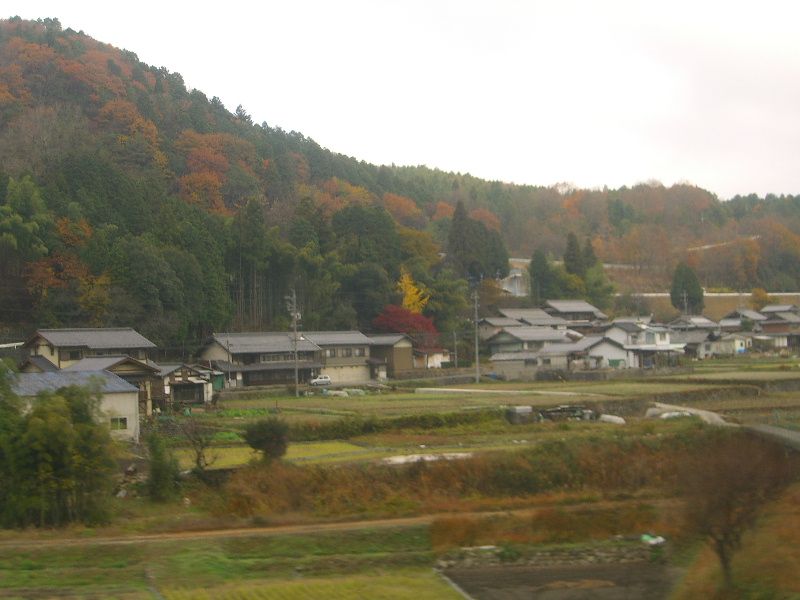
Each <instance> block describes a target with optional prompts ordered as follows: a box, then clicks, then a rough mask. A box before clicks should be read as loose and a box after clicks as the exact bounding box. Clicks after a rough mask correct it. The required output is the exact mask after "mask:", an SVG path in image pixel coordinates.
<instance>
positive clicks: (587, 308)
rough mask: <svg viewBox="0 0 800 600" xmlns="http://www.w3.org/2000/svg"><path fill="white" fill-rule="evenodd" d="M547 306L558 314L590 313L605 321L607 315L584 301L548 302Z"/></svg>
mask: <svg viewBox="0 0 800 600" xmlns="http://www.w3.org/2000/svg"><path fill="white" fill-rule="evenodd" d="M546 304H547V306H549V307H550V308H552V309H554V310H556V311H558V312H560V313H580V312H587V313H592V314H593V315H594V316H595V317H596V318H598V319H606V318H607V315H606V314H605V313H603V312H602V311H601V310H600V309H599V308H597V307H596V306H592V305H591V304H589V303H588V302H586V300H548V301H547V302H546Z"/></svg>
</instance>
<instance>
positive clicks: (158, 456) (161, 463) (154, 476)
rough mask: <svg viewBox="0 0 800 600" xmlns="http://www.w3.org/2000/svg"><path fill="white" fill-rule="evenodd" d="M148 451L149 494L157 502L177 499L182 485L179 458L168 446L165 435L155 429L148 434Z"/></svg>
mask: <svg viewBox="0 0 800 600" xmlns="http://www.w3.org/2000/svg"><path fill="white" fill-rule="evenodd" d="M147 451H148V458H149V472H148V475H147V495H148V496H149V497H150V499H151V500H153V501H155V502H167V501H169V500H173V499H175V498H176V497H177V496H178V493H179V492H180V485H181V482H180V468H179V467H178V460H177V459H176V458H175V456H174V455H173V453H172V450H171V449H170V448H169V446H167V443H166V440H165V439H164V437H163V436H162V435H160V434H159V433H158V432H155V431H154V432H151V433H150V434H149V435H148V436H147Z"/></svg>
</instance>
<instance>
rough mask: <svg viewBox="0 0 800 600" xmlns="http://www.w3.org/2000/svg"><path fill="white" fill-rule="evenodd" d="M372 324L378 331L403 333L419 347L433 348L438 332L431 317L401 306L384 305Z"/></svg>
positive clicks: (436, 341)
mask: <svg viewBox="0 0 800 600" xmlns="http://www.w3.org/2000/svg"><path fill="white" fill-rule="evenodd" d="M372 326H373V328H374V329H375V331H378V332H384V333H405V334H406V335H408V336H409V337H410V338H411V339H412V340H414V343H415V345H416V346H418V347H420V348H433V347H435V346H436V344H437V343H438V338H439V332H438V331H437V329H436V326H435V325H434V324H433V319H431V318H430V317H426V316H425V315H420V314H418V313H413V312H411V311H410V310H408V309H407V308H403V307H402V306H396V305H394V304H390V305H388V306H385V307H384V309H383V312H382V313H381V314H379V315H378V316H377V317H375V319H374V320H373V321H372Z"/></svg>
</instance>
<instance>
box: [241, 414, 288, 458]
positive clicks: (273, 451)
mask: <svg viewBox="0 0 800 600" xmlns="http://www.w3.org/2000/svg"><path fill="white" fill-rule="evenodd" d="M244 441H246V442H247V444H248V445H249V446H250V447H251V448H252V449H253V450H257V451H258V452H261V453H262V455H263V457H264V459H265V460H272V459H276V458H280V457H281V456H283V455H284V454H286V447H287V445H288V442H289V426H288V425H287V424H286V422H285V421H282V420H280V419H278V418H276V417H270V418H269V419H263V420H261V421H257V422H255V423H251V424H250V425H248V426H247V427H246V428H245V430H244Z"/></svg>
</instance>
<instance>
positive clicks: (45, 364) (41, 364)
mask: <svg viewBox="0 0 800 600" xmlns="http://www.w3.org/2000/svg"><path fill="white" fill-rule="evenodd" d="M26 363H30V364H32V365H33V366H34V367H37V368H38V369H41V370H42V371H43V372H45V373H47V372H49V371H58V367H57V366H55V365H54V364H53V363H51V362H50V361H49V360H47V359H46V358H45V357H44V356H29V357H28V358H26V359H25V362H24V363H23V365H24V364H26Z"/></svg>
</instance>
